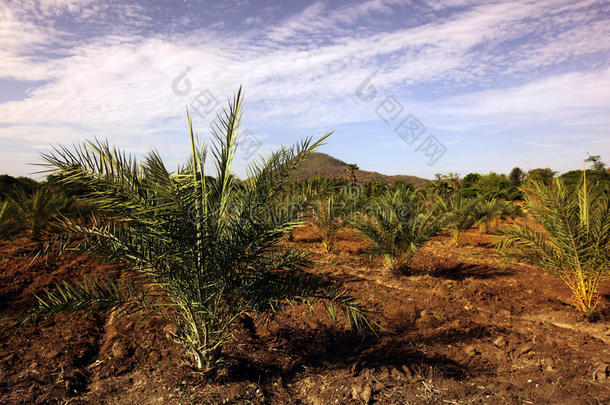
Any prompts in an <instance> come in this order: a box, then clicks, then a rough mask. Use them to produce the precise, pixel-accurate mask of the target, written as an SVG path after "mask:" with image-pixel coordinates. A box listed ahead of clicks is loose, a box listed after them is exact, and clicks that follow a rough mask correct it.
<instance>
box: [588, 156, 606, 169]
mask: <svg viewBox="0 0 610 405" xmlns="http://www.w3.org/2000/svg"><path fill="white" fill-rule="evenodd" d="M587 162H591V169H592V170H595V171H600V172H602V171H604V170H606V164H605V163H604V162H602V158H601V156H600V155H589V157H588V158H586V159H585V163H587Z"/></svg>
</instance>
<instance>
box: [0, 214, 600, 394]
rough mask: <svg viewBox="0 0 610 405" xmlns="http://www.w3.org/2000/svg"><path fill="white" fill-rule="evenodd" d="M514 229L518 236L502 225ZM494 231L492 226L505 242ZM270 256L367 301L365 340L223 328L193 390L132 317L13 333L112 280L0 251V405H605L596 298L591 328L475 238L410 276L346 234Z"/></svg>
mask: <svg viewBox="0 0 610 405" xmlns="http://www.w3.org/2000/svg"><path fill="white" fill-rule="evenodd" d="M516 221H529V219H522V218H518V219H517V220H516ZM507 222H509V221H503V222H501V223H500V228H502V227H506V226H507V225H508V224H507ZM293 236H294V237H293V238H292V240H290V241H287V240H286V241H283V242H282V244H284V245H288V246H290V247H294V248H298V249H305V250H308V251H311V252H312V260H313V263H314V265H313V267H312V269H311V270H310V271H312V272H314V273H317V274H324V275H327V276H329V277H332V278H334V279H336V280H338V281H342V282H344V284H345V286H346V287H347V289H348V290H349V291H350V292H353V294H354V295H355V296H359V297H360V298H364V299H367V300H368V302H369V305H370V307H371V308H372V309H373V310H374V311H375V312H376V314H377V317H378V321H379V323H380V328H379V330H378V331H377V334H378V336H375V335H373V334H371V333H368V334H365V335H364V336H363V335H359V334H357V333H356V332H354V331H351V330H348V328H346V327H345V325H344V322H343V321H342V320H341V321H339V322H337V323H333V322H331V321H329V320H328V318H327V317H326V316H325V315H324V314H323V311H314V312H313V313H309V312H310V310H309V309H308V308H307V307H306V306H303V305H296V306H294V307H292V308H290V309H289V310H288V311H286V312H284V313H282V312H280V313H276V314H274V315H273V318H272V319H271V320H270V321H268V322H267V323H254V322H252V321H251V320H250V319H249V318H242V319H240V320H239V322H238V323H239V325H238V327H235V328H234V339H233V340H231V341H230V342H229V343H227V344H226V345H225V346H224V347H223V354H224V357H225V359H226V361H227V364H226V365H225V367H224V368H222V369H220V370H218V371H217V375H216V376H215V378H209V376H206V375H205V374H204V373H202V372H200V371H197V369H196V368H195V367H193V366H194V365H193V364H192V362H191V361H189V360H187V357H186V356H184V354H183V352H182V351H181V350H180V348H179V346H177V345H176V344H175V343H173V342H172V341H171V340H169V339H167V338H166V335H167V334H168V333H171V332H172V326H171V325H169V324H168V323H166V321H165V320H163V318H161V317H158V316H154V317H152V318H151V317H142V315H141V314H136V315H128V316H125V317H121V318H118V317H116V316H115V315H105V314H104V313H98V314H88V313H86V312H84V311H79V312H75V313H72V314H66V313H59V314H54V315H51V316H48V317H45V318H43V319H42V320H41V321H40V322H38V323H35V324H29V325H27V326H23V327H19V326H16V325H15V324H14V321H13V319H15V318H16V317H18V316H20V315H23V314H24V313H26V311H27V310H28V309H29V308H31V307H32V306H33V304H34V298H33V294H34V293H37V292H40V291H41V290H42V289H44V288H46V287H48V288H51V287H52V285H53V284H54V283H58V282H61V281H64V280H78V279H80V278H81V277H82V276H84V275H103V274H105V273H107V272H108V271H110V270H112V269H115V267H112V266H111V265H107V264H100V263H99V262H97V261H96V260H94V259H92V258H89V257H86V256H61V257H57V256H54V255H51V256H49V257H48V258H47V260H46V261H45V260H39V261H36V262H34V263H31V262H30V261H29V260H26V259H25V257H26V255H27V254H29V253H30V252H31V251H33V250H35V249H36V243H35V242H33V241H31V240H30V239H29V238H27V237H25V236H17V237H14V238H13V239H11V240H8V241H1V242H0V308H1V309H0V403H2V404H17V403H71V404H78V403H108V404H113V403H134V404H135V403H137V404H153V403H168V404H190V403H254V404H263V403H273V404H280V403H282V404H283V403H303V404H335V403H337V404H346V403H347V404H350V403H351V404H363V403H380V404H403V403H417V404H419V403H422V404H428V403H429V404H443V403H446V404H466V403H489V404H496V403H509V404H512V403H514V404H528V403H532V404H534V403H535V404H545V403H549V404H551V403H552V404H555V403H566V404H568V403H569V404H581V403H582V404H603V403H609V402H610V283H609V282H608V281H606V282H604V283H602V285H601V288H600V293H601V304H600V309H599V315H600V317H601V319H600V320H599V321H597V322H593V323H590V322H587V321H586V320H584V318H583V316H582V314H580V313H579V311H577V310H575V309H574V306H573V305H572V301H571V293H570V291H569V290H568V288H567V287H566V286H565V284H564V283H563V282H562V281H561V280H559V279H558V278H555V277H553V276H552V275H550V274H548V273H546V272H544V271H542V270H540V269H538V268H535V267H532V266H528V265H524V264H523V265H521V264H510V265H507V266H505V267H504V266H502V265H500V263H499V261H498V260H497V258H496V251H495V249H494V248H493V247H491V245H490V243H491V242H493V240H494V238H495V236H494V235H490V234H483V233H481V232H480V231H479V230H478V228H477V227H474V228H471V229H470V230H468V231H466V232H465V233H464V234H463V235H462V237H461V245H460V246H459V247H455V246H454V245H453V244H452V243H451V237H450V235H449V234H448V233H447V232H446V231H445V232H444V233H443V234H441V235H440V236H436V237H434V238H433V239H432V240H430V241H428V242H427V243H426V244H425V245H424V246H423V248H422V249H420V250H419V251H418V252H417V253H416V254H415V256H414V258H413V261H412V264H411V268H412V269H415V274H412V275H393V274H392V273H390V272H388V271H387V269H386V268H384V265H383V262H382V259H380V258H370V257H369V256H368V255H367V254H366V252H365V250H366V247H367V242H366V241H365V240H364V239H363V238H362V236H360V235H359V234H357V233H356V232H355V231H354V230H353V229H352V228H350V227H348V228H344V229H342V230H340V231H339V233H338V236H337V240H336V242H335V245H334V251H333V252H331V253H325V250H324V249H323V246H322V243H321V239H320V237H319V236H318V234H317V233H316V232H315V231H314V230H313V228H312V227H310V226H307V227H305V228H301V229H297V230H295V231H294V232H293Z"/></svg>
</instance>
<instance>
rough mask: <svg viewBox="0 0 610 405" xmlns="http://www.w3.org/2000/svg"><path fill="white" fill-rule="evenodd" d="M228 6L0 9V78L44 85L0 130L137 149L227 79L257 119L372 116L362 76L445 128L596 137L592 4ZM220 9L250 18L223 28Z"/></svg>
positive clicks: (322, 121) (603, 121) (600, 112)
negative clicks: (564, 129)
mask: <svg viewBox="0 0 610 405" xmlns="http://www.w3.org/2000/svg"><path fill="white" fill-rule="evenodd" d="M187 6H188V4H187ZM210 7H211V6H210ZM227 7H229V8H230V9H231V10H233V11H232V13H228V14H231V15H236V16H237V17H226V18H227V20H226V21H225V20H222V19H218V20H216V21H207V24H197V22H198V21H199V22H201V21H202V20H201V19H202V18H204V17H205V16H203V14H201V15H196V14H192V13H191V14H189V13H188V12H183V13H181V14H177V15H176V16H173V17H172V19H171V20H168V21H170V22H169V23H168V25H167V26H163V27H162V28H159V19H160V18H162V17H163V18H164V16H165V14H166V13H168V12H169V11H168V9H163V8H162V7H161V5H160V3H159V4H154V5H153V4H149V5H148V6H147V7H145V6H144V5H138V4H135V5H133V4H125V3H122V2H119V1H112V2H102V1H96V0H87V1H69V0H53V1H42V2H39V1H34V0H27V1H24V2H18V3H17V2H8V3H5V4H3V5H0V18H1V20H2V21H3V24H1V25H0V44H1V46H0V60H1V62H0V78H5V79H10V80H26V81H43V84H41V85H40V86H38V87H36V88H35V89H33V90H31V91H30V92H29V93H28V94H27V95H26V96H25V97H23V98H22V99H20V100H16V101H15V100H14V101H9V102H6V103H4V104H0V123H1V124H2V126H1V127H0V138H3V139H13V140H17V139H19V140H20V141H22V142H31V143H34V142H36V144H37V145H41V144H42V145H44V144H45V143H53V142H58V141H66V140H74V139H79V138H84V137H89V136H91V135H96V136H99V137H109V138H111V139H112V140H114V141H116V140H118V139H120V140H122V141H123V142H124V143H125V144H128V145H129V144H131V146H135V142H133V139H140V138H139V137H140V136H141V135H142V134H146V133H148V134H157V133H161V132H163V131H166V132H168V133H175V132H178V131H181V130H183V126H184V123H183V114H184V106H185V104H187V105H188V104H190V103H191V102H192V100H193V98H194V97H195V96H196V95H197V93H198V91H201V90H209V91H210V92H211V93H212V94H214V95H215V96H216V97H217V98H219V99H220V100H221V101H222V100H224V99H225V98H226V97H227V96H229V95H230V94H231V93H232V92H233V91H234V90H235V88H236V86H237V85H239V84H240V83H242V84H244V86H245V88H246V90H247V96H248V98H247V107H248V112H247V115H246V117H245V118H246V123H247V124H249V125H251V126H253V127H256V128H262V129H263V130H264V129H265V128H271V127H273V126H274V125H277V126H281V125H284V124H286V123H290V124H291V126H293V127H296V128H318V127H319V126H321V125H327V126H329V127H332V126H336V125H343V124H345V123H349V122H355V121H365V120H376V119H377V117H376V114H375V111H374V108H373V107H372V106H370V105H363V104H362V103H360V102H358V100H356V99H355V97H354V92H355V90H356V88H357V87H358V85H359V83H360V82H361V81H362V80H363V79H364V78H365V77H367V76H368V75H369V74H370V73H372V72H377V74H376V76H375V85H376V86H377V87H378V89H379V93H380V94H395V95H398V96H400V97H401V99H402V100H404V102H405V104H408V105H409V107H410V108H413V109H415V110H417V111H420V113H421V114H423V115H425V116H426V117H432V118H431V119H434V118H433V117H434V116H435V113H436V114H437V115H438V117H439V118H437V119H436V121H437V123H438V128H441V129H442V128H444V129H445V130H449V129H450V128H454V129H455V128H457V127H459V126H461V127H462V128H475V127H476V123H474V122H475V121H477V120H478V122H479V123H485V125H487V124H488V123H489V122H491V121H492V120H499V119H500V120H501V118H499V117H506V121H507V122H508V121H510V120H512V121H513V122H514V125H516V126H519V125H521V126H523V125H530V124H532V125H533V123H540V122H541V121H542V120H555V121H560V122H562V123H564V124H565V125H566V126H571V127H573V128H576V129H578V130H580V131H581V133H586V132H587V131H589V133H590V134H591V137H596V136H599V135H598V134H599V131H600V130H603V129H604V128H605V129H607V128H608V125H609V124H608V119H607V117H608V107H607V106H608V105H610V103H609V101H610V100H609V98H608V92H607V91H604V89H607V88H610V87H609V86H608V85H609V84H610V73H609V69H608V55H609V54H610V40H609V38H610V35H609V34H610V32H609V31H610V28H608V27H610V24H609V21H608V20H609V18H608V15H610V9H609V7H610V6H608V5H607V4H606V3H604V2H595V1H580V2H571V1H536V2H532V1H519V2H510V3H505V2H480V3H479V2H472V1H443V2H430V3H428V4H426V3H421V4H417V5H414V4H413V3H412V2H410V1H402V0H386V1H383V0H369V1H363V2H358V3H354V4H348V5H345V6H342V7H339V8H337V7H333V6H332V5H331V3H328V2H323V1H316V2H314V3H312V4H310V5H309V6H307V7H304V8H303V9H300V10H289V11H284V14H283V15H282V16H281V18H280V22H279V23H275V22H274V23H273V24H271V23H269V24H266V23H265V21H268V16H269V15H270V14H269V13H274V14H275V15H276V17H277V15H279V14H280V12H281V11H282V10H279V9H277V7H276V6H274V5H273V4H266V5H264V6H261V5H260V4H256V5H252V4H248V2H240V3H239V4H232V5H227ZM274 7H275V8H274ZM194 9H201V10H206V8H205V7H204V6H200V7H199V8H194ZM263 9H264V10H266V11H260V12H257V11H255V10H263ZM239 13H242V14H239ZM240 16H243V18H242V17H240ZM231 18H237V19H238V20H239V21H243V24H242V25H243V26H245V27H248V28H246V29H243V30H242V29H241V28H242V27H241V26H235V29H233V30H231V29H230V28H228V27H232V26H233V25H234V24H232V21H233V20H230V19H231ZM181 19H182V21H187V20H188V22H189V24H187V26H186V27H185V26H180V24H177V23H176V21H180V20H181ZM70 22H71V23H73V24H76V23H79V24H82V25H79V26H82V27H85V28H83V29H78V28H74V26H73V25H71V23H70ZM83 22H86V23H84V24H83ZM219 24H221V25H222V26H221V25H219ZM75 26H76V25H75ZM191 26H193V27H201V26H204V27H205V28H190V27H191ZM168 27H171V28H168ZM17 32H18V33H20V35H16V33H17ZM187 67H188V68H189V69H190V70H189V72H188V75H187V77H186V78H187V79H188V80H189V81H190V83H191V84H192V87H193V90H192V92H191V93H189V94H188V95H187V96H184V97H180V96H177V95H176V94H174V92H172V87H171V85H172V82H173V81H174V79H175V78H176V76H177V75H179V74H180V72H183V71H184V70H185V69H186V68H187ZM451 120H453V124H452V125H450V124H448V123H449V121H451ZM198 124H199V125H205V124H206V122H205V120H200V121H199V122H198ZM428 125H431V126H434V122H433V123H429V124H428ZM151 137H152V138H151V139H150V143H151V144H154V140H155V139H156V138H154V135H151ZM130 139H132V141H129V140H130ZM268 141H269V142H272V143H273V142H275V143H280V142H281V139H274V138H273V137H270V138H269V139H268ZM7 169H8V167H2V166H0V171H3V170H7ZM405 170H408V169H405Z"/></svg>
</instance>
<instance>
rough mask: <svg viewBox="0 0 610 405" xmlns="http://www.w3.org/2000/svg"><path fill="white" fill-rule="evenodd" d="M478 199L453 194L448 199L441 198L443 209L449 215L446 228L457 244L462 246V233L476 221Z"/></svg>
mask: <svg viewBox="0 0 610 405" xmlns="http://www.w3.org/2000/svg"><path fill="white" fill-rule="evenodd" d="M475 205H476V200H472V199H467V198H464V197H461V196H460V195H458V194H453V195H451V196H450V197H448V198H446V199H440V198H439V206H440V208H441V210H442V211H443V212H445V213H447V214H448V215H449V219H448V222H447V226H446V229H447V230H449V233H450V234H451V240H452V242H453V244H454V245H455V246H460V244H461V241H462V234H463V233H464V232H465V231H467V230H468V229H470V227H472V225H474V223H475V221H476V216H475Z"/></svg>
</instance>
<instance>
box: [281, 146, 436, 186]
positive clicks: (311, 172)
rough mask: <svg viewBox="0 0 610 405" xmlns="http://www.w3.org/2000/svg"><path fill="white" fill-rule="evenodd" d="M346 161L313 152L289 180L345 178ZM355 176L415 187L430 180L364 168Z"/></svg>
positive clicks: (364, 179) (360, 178)
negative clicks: (387, 173) (322, 177)
mask: <svg viewBox="0 0 610 405" xmlns="http://www.w3.org/2000/svg"><path fill="white" fill-rule="evenodd" d="M346 165H347V163H345V162H343V161H342V160H339V159H337V158H335V157H332V156H330V155H327V154H326V153H320V152H313V153H312V154H310V155H309V156H308V157H307V159H305V161H304V162H303V163H302V164H301V165H300V166H299V167H298V168H297V169H296V170H295V172H294V173H293V174H292V176H290V178H291V180H303V179H310V178H313V177H315V176H324V177H327V178H344V179H346V178H347V175H348V172H346V171H345V166H346ZM356 178H357V179H358V181H359V182H363V183H364V182H368V181H385V182H387V183H390V184H394V183H396V182H403V183H410V184H412V185H413V187H415V188H420V187H424V186H425V185H426V184H427V183H428V182H429V181H430V180H427V179H424V178H421V177H417V176H409V175H402V174H397V175H391V176H388V175H385V174H381V173H377V172H369V171H366V170H356Z"/></svg>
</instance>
